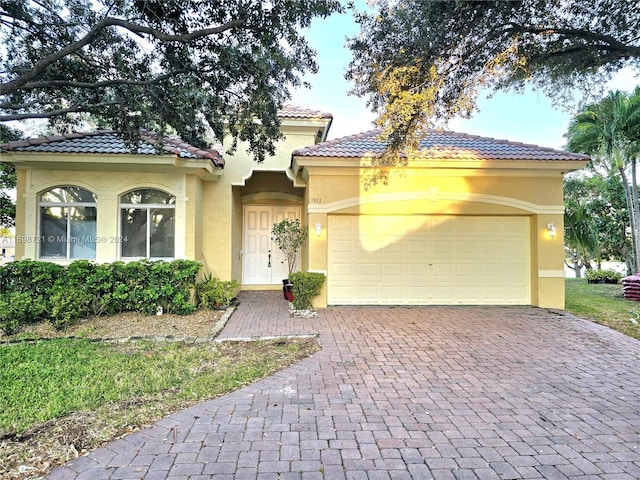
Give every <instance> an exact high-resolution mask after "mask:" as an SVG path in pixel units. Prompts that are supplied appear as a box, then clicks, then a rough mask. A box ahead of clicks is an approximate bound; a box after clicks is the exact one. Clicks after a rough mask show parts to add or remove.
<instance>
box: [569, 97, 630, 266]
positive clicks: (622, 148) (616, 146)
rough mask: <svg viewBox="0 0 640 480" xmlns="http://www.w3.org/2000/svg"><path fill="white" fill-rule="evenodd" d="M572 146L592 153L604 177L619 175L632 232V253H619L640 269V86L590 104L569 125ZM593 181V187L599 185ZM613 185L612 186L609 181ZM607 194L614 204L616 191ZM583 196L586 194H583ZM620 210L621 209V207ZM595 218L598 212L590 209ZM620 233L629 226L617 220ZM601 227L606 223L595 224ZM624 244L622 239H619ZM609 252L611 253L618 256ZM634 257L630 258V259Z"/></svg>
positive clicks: (595, 167) (596, 168)
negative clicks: (639, 165)
mask: <svg viewBox="0 0 640 480" xmlns="http://www.w3.org/2000/svg"><path fill="white" fill-rule="evenodd" d="M566 137H567V140H568V144H567V146H568V148H569V149H570V150H571V151H574V152H580V153H587V154H589V155H590V156H591V163H590V165H589V170H590V171H591V173H592V174H593V175H597V176H599V177H601V178H602V179H606V178H609V177H613V176H615V177H617V178H618V179H619V182H620V183H619V184H620V186H621V188H622V189H623V192H624V198H625V201H626V209H625V212H624V214H625V215H626V216H627V221H628V223H627V225H628V230H629V231H630V233H631V239H630V240H631V242H630V243H631V255H626V253H625V252H623V251H622V250H621V251H620V252H618V255H620V256H621V255H625V256H627V257H628V259H627V264H628V265H629V267H630V270H631V271H634V272H638V271H640V195H639V194H638V175H637V173H638V172H637V170H638V169H637V163H638V160H639V159H640V87H637V88H636V89H635V91H634V92H631V93H626V92H620V91H616V92H609V93H608V95H607V96H606V97H605V98H603V99H602V100H600V101H599V102H596V103H594V104H592V105H588V106H586V107H585V108H584V109H583V110H582V111H581V112H580V113H579V114H578V115H576V116H575V117H574V118H573V119H572V120H571V123H570V124H569V129H568V131H567V134H566ZM595 185H596V183H592V184H591V187H592V188H593V187H595ZM609 185H612V184H611V183H609ZM607 191H608V193H607V194H606V195H605V197H607V198H608V202H609V203H610V204H614V203H618V204H619V202H616V201H615V200H614V198H613V197H614V193H613V192H614V190H613V189H611V188H609V189H608V190H602V192H607ZM578 196H579V197H586V196H587V195H586V193H581V194H579V195H578ZM617 210H618V211H620V208H619V207H617ZM588 215H589V216H591V217H592V220H591V221H595V217H594V213H593V212H591V213H589V212H588ZM617 224H618V229H619V230H620V232H619V236H625V235H626V233H627V227H625V226H624V225H622V224H621V223H620V222H619V221H617ZM594 225H595V226H596V227H597V228H596V230H600V229H602V228H604V227H603V225H604V224H600V225H598V224H594ZM617 243H618V244H619V245H622V243H621V241H620V239H619V240H618V242H617ZM614 254H615V253H614V252H611V251H610V252H609V255H614ZM629 257H630V260H629Z"/></svg>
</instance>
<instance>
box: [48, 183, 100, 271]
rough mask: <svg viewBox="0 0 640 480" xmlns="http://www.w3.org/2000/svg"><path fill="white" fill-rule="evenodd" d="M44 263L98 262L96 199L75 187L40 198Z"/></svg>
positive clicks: (52, 191)
mask: <svg viewBox="0 0 640 480" xmlns="http://www.w3.org/2000/svg"><path fill="white" fill-rule="evenodd" d="M39 211H40V222H39V232H40V235H39V237H38V240H39V242H38V243H39V245H40V251H39V254H38V256H39V258H41V259H77V258H88V259H90V258H96V214H97V205H96V195H95V194H94V193H92V192H90V191H89V190H85V189H84V188H80V187H74V186H60V187H54V188H51V189H50V190H47V191H46V192H43V193H41V194H40V197H39Z"/></svg>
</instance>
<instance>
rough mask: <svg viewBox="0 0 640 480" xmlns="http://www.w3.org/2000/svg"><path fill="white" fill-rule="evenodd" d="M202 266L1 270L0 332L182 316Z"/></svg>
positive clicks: (24, 264) (29, 265)
mask: <svg viewBox="0 0 640 480" xmlns="http://www.w3.org/2000/svg"><path fill="white" fill-rule="evenodd" d="M200 267H201V264H200V263H198V262H195V261H192V260H173V261H170V262H166V261H150V260H140V261H136V262H129V263H124V262H114V263H104V264H96V263H92V262H90V261H88V260H77V261H74V262H72V263H71V264H70V265H69V266H68V267H63V266H61V265H58V264H55V263H50V262H38V261H33V260H22V261H17V262H11V263H7V264H6V265H3V266H0V329H2V330H3V331H4V332H5V333H6V334H13V333H15V332H17V331H18V330H19V329H20V327H21V326H22V325H24V324H27V323H32V322H37V321H42V320H48V321H50V322H51V323H52V324H53V325H54V326H55V327H56V328H64V327H66V326H67V325H69V324H71V323H72V322H74V321H75V320H77V319H78V318H81V317H86V316H89V315H110V314H114V313H119V312H124V311H136V312H143V313H146V314H148V315H151V314H154V313H155V312H156V311H157V308H158V307H162V309H163V311H165V312H167V313H177V314H180V315H185V314H189V313H192V312H193V311H194V310H195V308H196V307H195V305H194V302H193V294H194V291H195V283H196V277H197V276H198V272H199V271H200Z"/></svg>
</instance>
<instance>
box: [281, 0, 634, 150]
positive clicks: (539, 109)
mask: <svg viewBox="0 0 640 480" xmlns="http://www.w3.org/2000/svg"><path fill="white" fill-rule="evenodd" d="M356 4H357V5H358V7H362V6H363V5H364V2H363V1H357V2H356ZM357 34H358V26H357V25H356V23H355V21H354V19H353V17H352V16H351V14H350V13H347V14H341V15H333V16H331V17H330V18H328V19H316V20H314V22H313V24H312V26H311V28H310V29H309V30H308V31H307V33H306V34H305V36H306V38H307V40H308V41H309V43H310V45H311V46H312V47H313V48H314V49H315V50H316V52H317V57H316V62H317V63H318V66H319V72H318V73H317V74H315V75H313V76H306V77H305V80H306V81H307V82H309V83H310V84H311V85H312V88H311V89H304V88H300V89H297V90H295V91H294V92H293V96H292V100H291V103H292V104H294V105H299V106H302V107H306V108H313V109H316V110H320V111H323V112H329V113H331V114H333V123H332V126H331V130H330V131H329V137H328V138H329V139H334V138H339V137H343V136H346V135H352V134H356V133H360V132H364V131H367V130H371V129H372V128H373V125H372V121H373V120H374V118H375V114H373V113H372V112H371V111H370V110H369V108H368V107H367V105H366V99H364V98H358V97H356V96H352V95H349V94H348V92H349V90H350V89H351V88H352V85H351V84H350V83H349V82H347V80H345V78H344V74H345V72H346V69H347V66H348V64H349V61H350V59H351V53H350V51H349V50H348V49H347V48H346V46H345V44H346V38H347V37H353V36H356V35H357ZM639 84H640V77H639V76H637V75H636V74H634V72H632V71H631V70H624V71H621V72H619V73H618V74H616V75H615V76H614V77H613V78H612V79H611V81H610V82H609V84H608V85H607V86H606V90H605V91H607V90H625V91H631V90H632V89H633V88H635V86H636V85H639ZM478 106H479V108H480V111H479V112H477V113H475V114H474V115H473V117H472V118H471V119H468V120H466V119H454V120H453V121H451V122H450V123H449V125H448V129H449V130H454V131H457V132H462V133H468V134H473V135H481V136H485V137H493V138H499V139H505V140H511V141H516V142H523V143H530V144H534V145H539V146H543V147H551V148H557V149H563V148H564V146H565V143H566V140H565V139H564V137H563V135H564V134H565V132H566V131H567V127H568V126H569V121H570V119H571V115H572V112H570V111H567V110H565V109H563V108H560V107H557V106H554V105H553V104H552V102H551V100H550V99H549V98H547V97H546V96H545V95H544V94H543V93H542V92H537V91H533V90H531V89H527V90H526V91H525V93H523V94H518V93H514V92H505V93H503V92H501V93H497V94H495V95H494V96H493V97H492V98H491V99H488V98H486V94H485V95H481V97H480V98H479V100H478ZM574 113H575V112H574Z"/></svg>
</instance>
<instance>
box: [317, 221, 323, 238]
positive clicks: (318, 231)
mask: <svg viewBox="0 0 640 480" xmlns="http://www.w3.org/2000/svg"><path fill="white" fill-rule="evenodd" d="M316 235H317V236H320V235H322V224H321V223H320V222H318V223H316Z"/></svg>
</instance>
